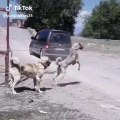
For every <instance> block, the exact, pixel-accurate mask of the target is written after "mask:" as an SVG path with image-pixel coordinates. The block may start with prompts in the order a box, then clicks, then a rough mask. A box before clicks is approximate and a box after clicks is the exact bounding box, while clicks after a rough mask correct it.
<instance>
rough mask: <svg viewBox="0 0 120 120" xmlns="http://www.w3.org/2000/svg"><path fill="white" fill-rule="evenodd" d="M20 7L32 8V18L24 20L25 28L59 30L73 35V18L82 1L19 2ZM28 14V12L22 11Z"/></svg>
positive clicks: (33, 0) (48, 0) (29, 0)
mask: <svg viewBox="0 0 120 120" xmlns="http://www.w3.org/2000/svg"><path fill="white" fill-rule="evenodd" d="M20 3H21V5H24V6H29V5H30V6H32V8H33V11H32V12H31V13H32V14H33V17H30V18H28V19H27V20H26V24H25V25H26V26H27V27H32V28H35V29H36V30H40V29H42V28H52V29H61V30H65V31H69V32H71V34H73V31H74V24H75V22H76V21H75V18H76V17H77V15H78V13H79V10H80V9H81V8H82V0H21V2H20ZM24 12H25V13H26V14H30V11H24Z"/></svg>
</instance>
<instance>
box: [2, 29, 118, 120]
mask: <svg viewBox="0 0 120 120" xmlns="http://www.w3.org/2000/svg"><path fill="white" fill-rule="evenodd" d="M10 31H11V32H10V35H11V36H10V39H11V47H12V50H13V51H14V55H15V56H18V57H19V59H20V61H21V64H25V63H28V62H30V63H34V62H37V61H38V59H37V58H35V57H34V56H30V55H29V52H28V46H29V43H30V35H29V32H28V31H27V30H24V29H18V28H11V29H10ZM83 43H84V45H85V46H88V47H90V46H91V45H89V44H88V43H85V42H83ZM93 46H96V45H93V44H92V47H93ZM88 47H85V51H81V52H80V59H81V70H80V72H78V71H77V66H76V65H75V66H70V67H69V68H68V70H67V75H66V77H65V78H64V79H63V80H61V81H60V82H59V86H58V87H53V86H52V83H53V81H52V78H53V77H54V75H45V76H44V77H43V81H42V84H41V88H42V89H41V90H43V93H42V94H39V93H37V92H36V91H34V89H33V83H32V80H28V81H24V82H22V83H20V84H18V86H17V87H16V90H17V91H18V92H19V94H17V95H13V94H12V93H11V91H10V90H9V89H8V88H7V87H5V86H4V85H1V86H0V103H1V104H0V108H1V109H0V120H120V92H119V91H120V78H119V74H120V63H119V61H120V54H119V52H118V51H114V52H113V53H112V52H110V51H109V50H108V48H107V47H108V46H104V49H105V50H107V52H105V51H99V50H98V49H97V51H94V50H93V49H92V51H88ZM109 47H110V46H109ZM96 48H98V47H97V46H96ZM118 48H119V47H118ZM94 49H95V48H94ZM109 49H110V50H111V49H112V48H111V47H110V48H109ZM108 53H109V54H108ZM1 63H2V61H1ZM49 69H56V65H55V64H54V62H53V63H52V64H51V66H50V68H49ZM0 80H1V81H0V82H1V83H2V82H4V76H2V74H1V75H0Z"/></svg>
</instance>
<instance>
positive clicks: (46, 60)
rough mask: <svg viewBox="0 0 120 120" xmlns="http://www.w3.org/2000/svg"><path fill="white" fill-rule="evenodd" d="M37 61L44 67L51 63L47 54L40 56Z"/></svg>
mask: <svg viewBox="0 0 120 120" xmlns="http://www.w3.org/2000/svg"><path fill="white" fill-rule="evenodd" d="M38 62H39V63H41V64H42V65H43V66H44V68H45V69H46V68H47V67H48V66H50V64H51V60H50V58H49V57H47V56H44V57H41V58H40V60H39V61H38Z"/></svg>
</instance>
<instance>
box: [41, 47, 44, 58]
mask: <svg viewBox="0 0 120 120" xmlns="http://www.w3.org/2000/svg"><path fill="white" fill-rule="evenodd" d="M42 56H44V52H43V50H42V49H41V51H40V58H41V57H42Z"/></svg>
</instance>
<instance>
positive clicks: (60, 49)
mask: <svg viewBox="0 0 120 120" xmlns="http://www.w3.org/2000/svg"><path fill="white" fill-rule="evenodd" d="M55 50H59V51H64V50H65V49H62V48H55Z"/></svg>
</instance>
